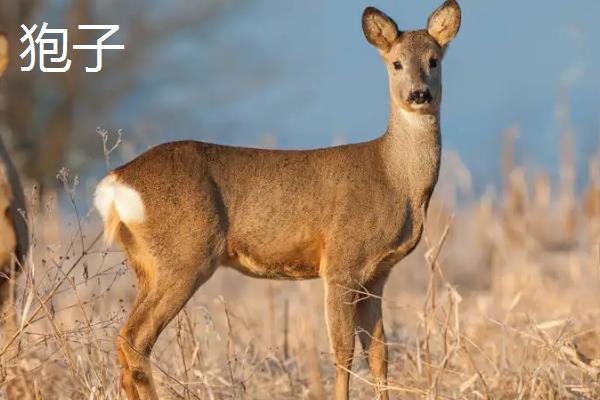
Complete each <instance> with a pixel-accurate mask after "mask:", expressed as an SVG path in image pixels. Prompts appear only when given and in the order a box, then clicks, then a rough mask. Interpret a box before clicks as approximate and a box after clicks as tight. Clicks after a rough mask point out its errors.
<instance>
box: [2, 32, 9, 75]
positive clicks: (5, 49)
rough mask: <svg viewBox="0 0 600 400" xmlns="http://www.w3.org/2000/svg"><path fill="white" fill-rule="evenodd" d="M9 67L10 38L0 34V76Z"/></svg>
mask: <svg viewBox="0 0 600 400" xmlns="http://www.w3.org/2000/svg"><path fill="white" fill-rule="evenodd" d="M7 66H8V38H7V37H6V34H4V33H0V76H2V74H4V71H6V67H7Z"/></svg>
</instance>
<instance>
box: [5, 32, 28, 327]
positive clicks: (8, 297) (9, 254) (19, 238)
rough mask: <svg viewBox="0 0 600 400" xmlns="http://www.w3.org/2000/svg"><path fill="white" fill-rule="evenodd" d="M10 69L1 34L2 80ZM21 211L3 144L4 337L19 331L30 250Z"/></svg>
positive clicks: (16, 179) (17, 184)
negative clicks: (22, 272) (18, 282)
mask: <svg viewBox="0 0 600 400" xmlns="http://www.w3.org/2000/svg"><path fill="white" fill-rule="evenodd" d="M7 66H8V39H7V38H6V36H5V35H4V34H0V76H2V75H3V74H4V72H5V70H6V67H7ZM19 209H21V210H25V199H24V196H23V189H22V188H21V183H20V181H19V177H18V174H17V171H16V169H15V167H14V165H13V163H12V162H11V160H10V157H9V156H8V151H7V150H6V148H5V147H4V144H3V143H2V140H0V312H2V315H1V316H0V318H1V321H2V323H3V325H4V336H5V337H6V336H7V334H9V333H11V332H12V331H14V330H15V329H16V324H15V318H16V316H15V314H14V312H13V305H14V304H13V298H12V297H13V295H14V290H13V285H12V283H13V282H14V279H15V276H16V275H15V273H16V272H17V271H18V268H19V264H20V263H22V262H23V261H24V258H25V253H26V252H27V248H28V246H29V245H28V234H27V224H26V223H25V219H24V218H23V216H22V215H21V214H20V212H19Z"/></svg>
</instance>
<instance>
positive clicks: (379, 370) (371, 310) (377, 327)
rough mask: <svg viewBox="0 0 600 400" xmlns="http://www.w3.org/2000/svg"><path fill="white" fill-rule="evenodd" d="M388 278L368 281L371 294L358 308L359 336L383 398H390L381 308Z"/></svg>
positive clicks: (380, 397)
mask: <svg viewBox="0 0 600 400" xmlns="http://www.w3.org/2000/svg"><path fill="white" fill-rule="evenodd" d="M386 279H387V275H386V276H382V277H377V278H374V279H373V281H371V282H370V283H368V284H367V285H366V287H365V289H366V291H367V292H369V293H370V294H371V295H370V296H369V295H364V296H363V297H361V298H360V299H359V302H358V304H357V308H356V327H357V331H358V337H359V340H360V343H361V345H362V348H363V350H364V351H365V352H366V353H367V355H368V360H369V368H370V369H371V375H372V377H373V380H374V382H375V385H376V388H377V392H378V398H379V399H381V400H387V399H388V392H387V391H386V390H385V388H384V387H385V386H386V385H387V363H388V352H387V345H386V342H385V332H384V329H383V317H382V310H381V295H382V293H383V286H384V285H385V281H386Z"/></svg>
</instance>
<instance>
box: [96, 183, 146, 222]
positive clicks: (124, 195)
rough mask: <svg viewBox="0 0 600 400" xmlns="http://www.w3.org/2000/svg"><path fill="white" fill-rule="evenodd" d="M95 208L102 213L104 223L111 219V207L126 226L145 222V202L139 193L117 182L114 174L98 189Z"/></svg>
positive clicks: (99, 185) (100, 184)
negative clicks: (131, 223)
mask: <svg viewBox="0 0 600 400" xmlns="http://www.w3.org/2000/svg"><path fill="white" fill-rule="evenodd" d="M94 206H96V208H97V209H98V211H99V212H100V215H101V216H102V219H103V220H104V221H106V220H107V218H108V217H109V213H110V210H111V207H112V206H114V207H115V211H116V212H117V215H118V216H119V220H120V221H121V222H123V223H125V224H127V223H129V222H133V223H140V222H143V221H144V202H143V201H142V198H141V196H140V194H139V193H138V192H136V191H135V190H133V189H132V188H130V187H129V186H127V185H125V184H123V183H120V182H118V181H117V177H116V176H115V175H113V174H111V175H108V176H107V177H106V178H104V179H102V180H101V181H100V183H99V184H98V186H97V187H96V194H95V196H94Z"/></svg>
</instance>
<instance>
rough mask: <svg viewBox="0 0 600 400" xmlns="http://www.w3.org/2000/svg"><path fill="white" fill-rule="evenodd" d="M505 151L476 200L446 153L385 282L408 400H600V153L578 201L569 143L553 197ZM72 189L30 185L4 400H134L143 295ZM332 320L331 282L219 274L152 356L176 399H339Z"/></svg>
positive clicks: (360, 389)
mask: <svg viewBox="0 0 600 400" xmlns="http://www.w3.org/2000/svg"><path fill="white" fill-rule="evenodd" d="M507 137H508V138H509V139H507V145H506V148H505V149H504V155H503V169H504V185H503V188H502V189H501V190H498V191H497V194H494V193H493V192H492V191H487V192H486V193H485V194H484V195H482V196H480V197H479V198H475V196H474V195H472V194H470V190H471V189H470V187H469V186H470V184H469V182H470V175H469V173H468V171H466V170H465V169H464V167H462V166H461V164H460V161H459V159H458V157H457V156H456V155H453V154H452V153H451V152H449V153H446V154H445V159H444V167H443V174H442V176H441V181H440V184H439V186H438V188H437V190H436V195H435V198H434V200H433V201H432V205H431V207H430V212H429V218H428V225H427V229H426V232H425V235H424V238H423V240H422V242H421V244H420V245H419V247H418V248H417V250H416V251H415V252H414V253H413V254H412V255H411V256H410V257H409V258H407V259H405V260H404V261H402V262H401V263H400V264H399V265H398V266H397V267H396V268H395V270H394V273H393V274H392V276H391V277H390V279H389V281H388V285H387V287H386V290H385V294H384V316H385V323H386V329H387V333H388V341H389V349H390V373H389V376H390V382H389V387H388V390H389V391H390V392H391V393H392V397H393V398H395V399H510V400H512V399H597V398H600V385H599V383H598V379H597V378H598V374H600V294H599V292H600V247H599V241H600V176H598V175H600V156H597V157H596V158H595V159H593V160H590V167H589V169H590V174H589V177H588V179H587V183H586V184H585V189H584V191H583V193H581V194H576V192H575V189H574V182H575V180H576V177H575V174H574V172H573V171H574V169H573V166H572V161H571V160H572V157H570V154H568V153H569V151H568V147H567V148H566V150H564V153H565V154H563V158H562V159H563V165H562V166H561V174H560V179H558V180H557V182H556V184H554V185H551V184H550V180H549V179H548V178H547V176H546V175H545V174H539V175H535V176H532V175H531V171H526V170H524V169H523V168H522V167H521V166H520V165H518V164H517V163H515V162H514V161H513V160H512V156H511V154H512V150H511V149H512V146H513V144H512V141H511V140H510V135H508V136H507ZM59 179H61V180H62V181H63V183H64V190H63V191H62V192H60V193H59V194H56V195H53V194H48V195H46V196H44V199H43V200H42V201H40V200H39V199H38V196H37V195H36V193H35V191H32V190H31V189H28V191H29V193H27V195H28V196H29V197H30V198H31V199H32V200H31V210H30V226H31V228H32V231H33V237H34V242H33V247H32V250H33V251H32V253H31V256H30V258H29V260H28V262H27V263H26V265H25V266H24V272H23V273H22V274H21V276H20V277H19V279H18V280H17V281H16V285H15V292H16V296H17V302H16V308H17V312H18V315H19V324H20V330H19V331H18V332H17V333H16V334H14V335H6V334H5V335H4V338H3V339H4V343H5V345H3V346H2V347H1V348H0V382H1V383H0V398H8V399H124V398H125V397H124V393H121V392H120V387H119V367H118V363H117V355H116V353H115V349H114V339H115V336H116V334H117V332H118V329H119V327H120V325H121V324H122V323H123V321H124V320H125V317H126V313H127V311H128V309H129V307H130V306H131V304H132V301H133V298H132V297H133V295H134V289H133V286H134V285H135V282H134V281H133V279H132V275H131V274H130V272H129V271H128V268H127V266H126V264H125V261H124V255H123V254H122V253H121V252H120V251H118V249H117V248H113V249H110V250H106V249H104V248H103V245H102V241H101V239H100V235H101V231H100V229H101V228H100V223H99V218H98V216H97V215H96V214H95V213H90V214H89V215H83V214H82V213H81V211H80V210H81V209H85V208H87V205H88V204H90V203H91V199H90V198H89V196H88V194H87V193H88V192H89V191H88V190H86V189H85V186H86V185H84V184H83V182H82V183H81V184H79V182H78V179H77V178H76V177H75V175H74V174H73V175H70V174H69V173H68V172H67V171H63V172H62V173H61V174H60V176H59ZM92 184H93V182H91V183H90V186H91V185H92ZM551 186H552V187H551ZM465 193H466V195H465ZM56 196H61V197H62V196H64V198H66V199H67V203H68V204H70V207H66V208H65V207H61V208H60V209H59V208H58V207H57V206H56V204H57V201H56ZM458 197H471V198H472V199H471V200H468V201H464V200H463V201H458V200H457V198H458ZM58 221H60V222H58ZM322 310H323V304H322V288H321V283H320V282H319V281H305V282H296V283H294V282H291V283H290V282H279V281H259V280H252V279H250V278H247V277H243V276H242V275H240V274H238V273H237V272H235V271H231V270H226V269H221V270H219V271H218V272H217V273H216V275H215V276H214V277H213V278H212V279H211V280H210V281H209V282H208V283H207V284H206V285H205V286H203V287H202V288H201V289H200V290H199V291H198V293H197V294H196V295H195V296H194V298H193V299H192V300H191V301H190V302H189V304H188V305H187V306H186V308H185V311H184V312H182V313H181V314H180V315H179V316H178V317H177V318H176V319H175V320H174V321H173V322H172V323H171V324H170V325H169V327H168V329H167V330H166V331H165V333H164V334H163V336H162V337H161V339H160V340H159V342H158V344H157V346H156V347H155V351H154V352H153V355H152V359H153V363H154V378H155V380H156V382H157V384H158V385H159V386H160V392H161V393H162V396H161V398H165V399H167V398H173V399H211V400H212V399H272V400H275V399H281V400H283V399H304V398H310V399H320V398H326V397H327V395H330V394H331V393H332V390H333V389H332V384H333V372H334V371H333V365H332V363H331V358H330V354H329V347H328V341H327V334H326V331H325V323H324V317H323V311H322ZM596 359H598V360H599V361H596ZM369 380H370V377H369V374H368V368H367V366H366V361H365V359H364V357H363V356H362V354H361V349H360V348H359V347H358V346H357V349H356V358H355V362H354V368H353V378H352V382H351V387H352V396H351V397H352V398H353V399H371V398H376V395H375V394H374V393H375V392H374V391H373V388H372V386H371V384H370V381H369Z"/></svg>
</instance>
